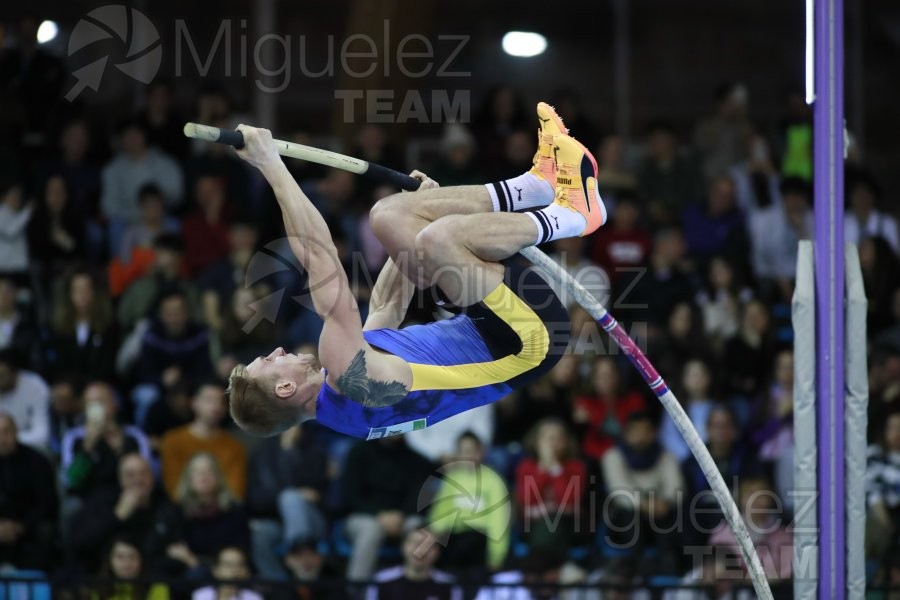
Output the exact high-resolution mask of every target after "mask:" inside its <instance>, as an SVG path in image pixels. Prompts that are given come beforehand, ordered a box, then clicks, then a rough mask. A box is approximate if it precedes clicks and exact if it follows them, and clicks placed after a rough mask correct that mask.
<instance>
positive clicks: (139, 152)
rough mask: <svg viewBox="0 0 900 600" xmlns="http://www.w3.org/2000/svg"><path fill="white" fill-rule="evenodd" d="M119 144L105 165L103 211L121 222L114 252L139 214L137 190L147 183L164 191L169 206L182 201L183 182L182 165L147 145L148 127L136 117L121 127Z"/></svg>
mask: <svg viewBox="0 0 900 600" xmlns="http://www.w3.org/2000/svg"><path fill="white" fill-rule="evenodd" d="M119 135H120V140H119V141H120V147H119V152H118V154H116V156H115V157H114V158H113V159H112V161H110V162H109V163H108V164H107V165H106V166H105V167H104V168H103V194H102V196H101V199H100V204H101V207H102V209H103V214H104V215H105V216H106V218H107V219H110V220H111V221H119V223H118V224H117V225H116V226H114V225H113V224H112V223H111V224H110V227H111V229H113V228H116V227H117V228H118V233H117V234H116V233H115V232H114V231H112V230H111V231H110V248H111V249H113V251H114V254H115V253H116V252H115V251H117V250H118V249H119V247H120V243H121V234H122V231H123V228H124V226H125V225H126V224H128V223H131V222H133V221H135V220H136V219H137V217H138V192H140V189H141V188H142V187H144V186H145V185H146V184H148V183H153V184H155V185H156V186H158V187H159V189H161V190H162V191H163V195H164V197H165V200H166V205H167V206H169V207H170V208H172V207H176V206H178V205H179V204H180V203H181V196H182V194H183V191H184V190H183V182H182V174H181V167H179V166H178V163H177V162H175V161H174V160H172V158H171V157H170V156H168V155H167V154H165V153H163V152H161V151H160V150H157V149H155V148H151V147H149V146H148V145H147V130H146V129H145V128H144V125H142V124H141V123H140V122H138V121H136V120H132V121H127V122H126V123H124V124H123V125H122V126H121V128H120V129H119Z"/></svg>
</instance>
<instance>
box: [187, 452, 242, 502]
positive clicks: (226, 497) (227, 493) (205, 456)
mask: <svg viewBox="0 0 900 600" xmlns="http://www.w3.org/2000/svg"><path fill="white" fill-rule="evenodd" d="M203 460H206V461H209V464H210V466H211V467H212V470H213V473H215V475H216V481H217V482H218V490H217V493H216V508H218V509H219V510H227V509H228V508H230V507H231V506H232V505H233V504H235V503H236V502H237V498H235V496H234V494H233V493H232V492H231V489H230V488H229V487H228V482H227V481H226V480H225V473H224V472H223V471H222V465H220V464H219V460H218V459H217V458H216V457H215V456H213V455H212V454H210V453H209V452H198V453H197V454H194V455H193V456H192V457H191V459H190V460H189V461H188V463H187V464H186V465H185V466H184V469H183V470H182V471H181V477H180V478H179V479H178V485H177V486H176V487H175V502H176V503H178V505H179V506H181V508H182V509H183V510H184V511H185V512H186V513H188V514H195V513H198V512H199V511H201V510H202V508H203V507H202V506H201V504H200V498H199V497H198V496H197V493H196V492H195V491H194V489H193V487H191V472H192V471H193V470H194V467H195V466H196V464H197V463H198V462H200V461H203Z"/></svg>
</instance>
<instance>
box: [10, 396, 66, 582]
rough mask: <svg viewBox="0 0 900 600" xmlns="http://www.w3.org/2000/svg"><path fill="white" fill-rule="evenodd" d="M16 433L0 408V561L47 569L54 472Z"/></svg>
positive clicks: (54, 514) (53, 524) (50, 553)
mask: <svg viewBox="0 0 900 600" xmlns="http://www.w3.org/2000/svg"><path fill="white" fill-rule="evenodd" d="M17 435H18V431H17V428H16V422H15V421H14V420H13V418H12V417H11V416H10V415H8V414H6V413H4V412H0V564H4V565H12V566H13V567H15V568H17V569H37V570H47V569H48V568H49V567H50V566H51V564H52V563H51V561H52V560H53V558H54V553H55V540H56V519H57V513H58V501H59V498H58V497H57V494H56V478H55V476H54V474H53V467H52V466H51V465H50V462H49V461H48V460H47V459H46V458H45V457H44V455H43V454H41V453H40V452H38V451H37V450H35V449H33V448H30V447H28V446H26V445H23V444H20V443H19V442H18V441H17Z"/></svg>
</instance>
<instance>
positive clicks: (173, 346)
mask: <svg viewBox="0 0 900 600" xmlns="http://www.w3.org/2000/svg"><path fill="white" fill-rule="evenodd" d="M189 311H190V307H189V305H188V299H187V297H186V296H185V295H184V294H183V293H182V292H180V291H171V292H169V293H167V294H166V295H164V296H162V297H161V298H160V300H159V310H158V312H157V318H156V319H154V321H153V322H152V323H151V324H150V327H149V329H148V330H147V332H146V333H145V334H144V336H143V340H142V343H141V353H140V358H139V360H138V365H137V380H138V381H139V382H140V383H145V384H153V385H155V386H157V387H159V386H163V387H167V386H170V385H172V384H174V383H175V382H177V381H180V380H182V379H184V380H187V381H202V380H203V379H205V378H207V377H209V376H210V375H212V365H211V364H210V353H209V332H208V331H207V330H206V328H205V327H203V326H202V325H200V324H198V323H196V322H194V321H193V320H192V319H191V317H190V312H189ZM148 406H149V405H148ZM136 418H137V419H138V422H139V423H141V422H143V419H142V418H140V417H137V416H136Z"/></svg>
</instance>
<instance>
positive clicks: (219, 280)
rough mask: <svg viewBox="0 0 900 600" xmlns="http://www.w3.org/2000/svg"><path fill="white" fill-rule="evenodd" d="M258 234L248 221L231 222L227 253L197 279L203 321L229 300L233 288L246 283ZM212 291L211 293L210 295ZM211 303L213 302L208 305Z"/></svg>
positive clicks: (209, 320) (216, 312) (208, 319)
mask: <svg viewBox="0 0 900 600" xmlns="http://www.w3.org/2000/svg"><path fill="white" fill-rule="evenodd" d="M258 242H259V233H258V231H257V229H256V226H255V225H254V224H253V223H250V222H248V221H233V222H232V223H231V225H230V226H229V228H228V255H227V256H225V257H223V258H222V259H221V260H220V261H218V262H216V263H214V264H212V265H210V266H209V268H207V269H206V271H204V272H203V273H202V274H201V275H200V277H198V278H197V281H198V283H199V285H200V288H201V289H202V290H203V306H204V312H205V314H206V315H207V316H206V320H207V321H208V322H211V319H210V317H211V316H213V315H216V314H218V313H219V312H220V311H221V310H222V308H221V307H223V306H227V305H228V303H229V302H231V298H232V296H233V295H234V291H235V290H236V289H238V287H240V286H243V285H244V283H245V274H246V272H247V266H248V265H249V264H250V261H251V259H252V258H253V256H254V255H255V253H256V244H257V243H258ZM210 292H212V294H213V295H212V296H210ZM210 303H212V304H210Z"/></svg>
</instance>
